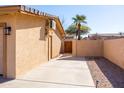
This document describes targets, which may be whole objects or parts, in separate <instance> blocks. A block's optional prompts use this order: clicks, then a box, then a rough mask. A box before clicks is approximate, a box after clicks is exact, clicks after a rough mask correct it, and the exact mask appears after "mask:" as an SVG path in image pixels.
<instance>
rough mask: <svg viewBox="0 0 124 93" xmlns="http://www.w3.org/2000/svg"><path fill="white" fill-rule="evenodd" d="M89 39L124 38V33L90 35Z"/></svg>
mask: <svg viewBox="0 0 124 93" xmlns="http://www.w3.org/2000/svg"><path fill="white" fill-rule="evenodd" d="M88 38H89V39H112V38H124V33H103V34H90V35H88Z"/></svg>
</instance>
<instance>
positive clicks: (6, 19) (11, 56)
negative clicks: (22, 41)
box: [0, 14, 16, 78]
mask: <svg viewBox="0 0 124 93" xmlns="http://www.w3.org/2000/svg"><path fill="white" fill-rule="evenodd" d="M0 23H6V24H7V26H11V28H12V32H11V35H9V36H7V77H8V78H15V30H16V28H15V24H16V20H15V14H10V15H0Z"/></svg>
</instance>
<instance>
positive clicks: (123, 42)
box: [104, 38, 124, 69]
mask: <svg viewBox="0 0 124 93" xmlns="http://www.w3.org/2000/svg"><path fill="white" fill-rule="evenodd" d="M104 57H105V58H107V59H109V60H110V61H111V62H113V63H115V64H116V65H118V66H120V67H121V68H123V69H124V38H123V39H112V40H104Z"/></svg>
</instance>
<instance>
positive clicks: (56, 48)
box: [52, 29, 62, 58]
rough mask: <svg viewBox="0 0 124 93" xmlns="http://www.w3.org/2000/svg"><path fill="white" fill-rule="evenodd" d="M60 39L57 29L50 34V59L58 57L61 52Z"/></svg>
mask: <svg viewBox="0 0 124 93" xmlns="http://www.w3.org/2000/svg"><path fill="white" fill-rule="evenodd" d="M61 44H62V42H61V37H60V34H59V31H58V29H57V30H55V31H53V34H52V58H55V57H57V56H59V54H60V52H61Z"/></svg>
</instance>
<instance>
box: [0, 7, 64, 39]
mask: <svg viewBox="0 0 124 93" xmlns="http://www.w3.org/2000/svg"><path fill="white" fill-rule="evenodd" d="M17 12H19V13H23V14H29V15H37V16H40V17H44V18H49V19H54V20H55V21H56V23H57V26H58V27H59V28H60V30H59V31H60V34H61V35H62V37H64V36H65V32H64V29H63V26H62V24H61V21H60V19H59V17H57V16H54V15H51V14H48V13H45V12H40V11H39V10H36V9H34V8H29V7H27V6H24V5H13V6H0V15H2V14H11V13H17Z"/></svg>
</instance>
